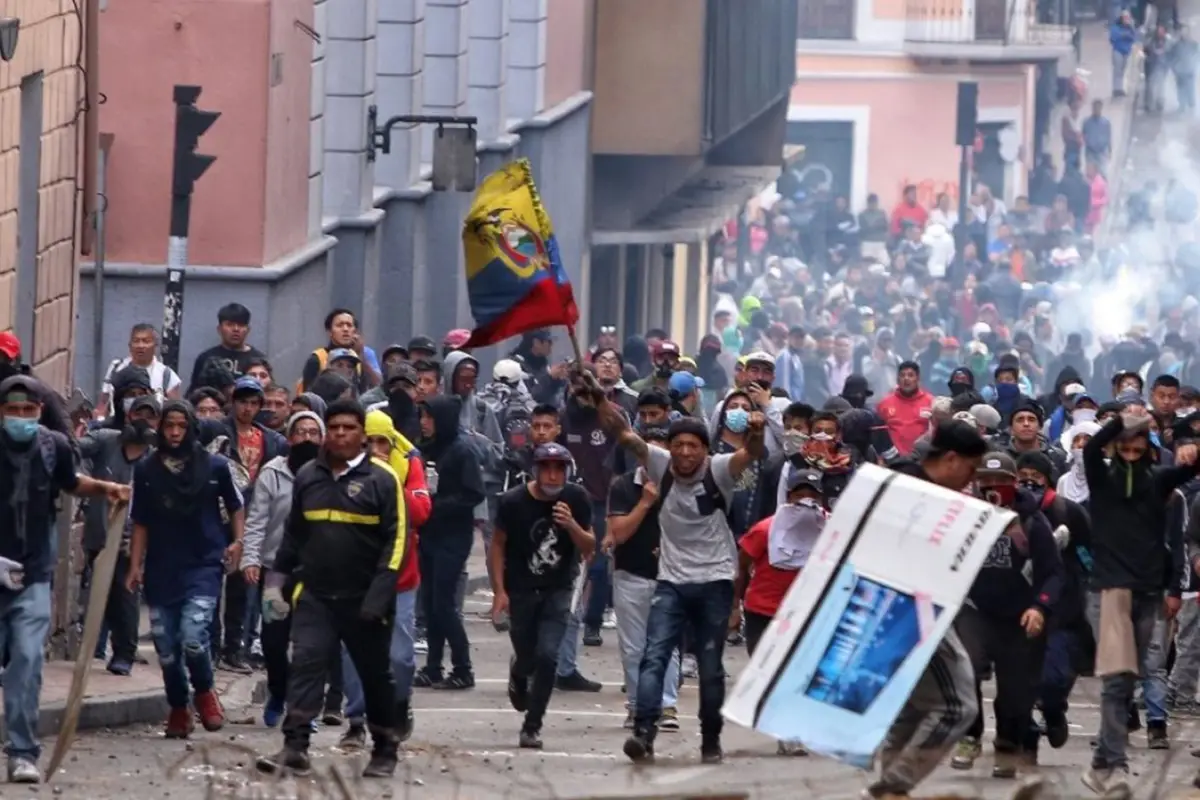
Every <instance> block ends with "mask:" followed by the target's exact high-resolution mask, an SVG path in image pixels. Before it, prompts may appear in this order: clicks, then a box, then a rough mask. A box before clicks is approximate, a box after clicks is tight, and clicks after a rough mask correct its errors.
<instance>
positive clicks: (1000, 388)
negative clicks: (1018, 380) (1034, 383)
mask: <svg viewBox="0 0 1200 800" xmlns="http://www.w3.org/2000/svg"><path fill="white" fill-rule="evenodd" d="M1020 393H1021V387H1020V386H1017V385H1016V384H1015V383H999V384H996V397H997V398H999V399H1000V400H1015V399H1016V398H1017V395H1019V394H1020Z"/></svg>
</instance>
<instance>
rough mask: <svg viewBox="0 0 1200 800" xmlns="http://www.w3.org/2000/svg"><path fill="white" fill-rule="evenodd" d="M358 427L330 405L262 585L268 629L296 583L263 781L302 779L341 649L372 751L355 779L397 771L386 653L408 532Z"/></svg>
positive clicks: (394, 491)
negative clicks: (321, 440) (357, 689)
mask: <svg viewBox="0 0 1200 800" xmlns="http://www.w3.org/2000/svg"><path fill="white" fill-rule="evenodd" d="M365 423H366V414H365V413H364V411H363V409H362V406H360V405H359V404H358V403H357V402H355V401H353V400H339V401H335V402H334V403H331V404H330V406H329V408H328V409H327V410H326V414H325V428H326V435H325V445H324V448H323V449H322V452H321V455H319V456H318V457H317V458H316V459H315V460H314V461H312V462H310V463H309V464H307V465H305V466H304V467H302V468H301V469H300V471H299V473H297V475H296V480H295V484H294V489H293V495H292V511H291V515H290V516H289V518H288V524H287V528H286V530H285V531H284V534H283V542H282V543H281V544H280V546H279V551H278V553H277V554H276V556H275V563H274V565H273V566H272V567H271V570H270V572H268V573H267V577H266V580H265V582H264V585H265V589H264V591H263V619H264V620H266V621H270V620H272V619H276V618H279V617H281V616H284V615H286V614H287V613H289V606H288V603H287V602H286V600H285V598H284V597H283V591H282V587H283V585H284V583H285V582H286V581H287V579H288V577H289V576H294V577H295V578H296V580H297V581H298V583H299V586H298V587H297V589H296V592H295V596H294V597H293V602H292V603H291V608H290V613H292V614H293V617H292V663H291V670H290V672H289V675H288V691H287V716H286V717H285V718H284V722H283V737H284V745H283V750H282V751H280V752H279V753H278V754H276V755H274V756H270V757H263V758H260V759H259V760H258V768H259V769H260V770H262V771H264V772H280V771H288V772H292V773H295V774H300V775H303V774H305V773H307V772H308V771H309V769H310V766H309V759H308V744H309V736H310V734H311V728H310V727H309V726H310V723H311V722H312V720H313V719H314V718H316V716H317V715H318V714H320V713H321V706H322V703H323V701H324V685H325V679H326V673H327V671H328V669H329V664H330V658H331V657H332V656H334V655H335V654H336V653H337V652H338V646H339V643H344V644H345V646H346V650H347V652H348V653H349V655H350V658H351V660H352V661H353V663H354V667H355V670H356V671H357V672H358V675H359V677H360V678H361V680H362V686H363V695H364V698H365V700H366V708H367V724H368V727H369V729H370V731H371V735H372V739H373V744H374V746H373V748H372V752H371V760H370V762H369V763H368V764H367V767H366V769H365V770H364V772H363V776H364V777H390V776H391V775H392V774H394V772H395V769H396V762H397V752H398V749H399V739H398V737H397V730H396V729H397V723H398V720H397V719H396V686H395V682H394V681H393V678H392V670H391V660H390V658H389V653H388V648H389V644H390V642H391V638H392V625H393V623H394V620H393V616H394V603H395V597H396V579H397V574H398V570H399V568H400V564H401V561H402V559H403V557H404V553H405V545H406V541H405V539H406V537H407V534H408V523H407V520H406V519H405V508H404V503H403V502H401V501H400V498H401V496H402V495H401V486H400V483H399V479H398V477H397V475H396V473H395V472H394V471H393V470H392V469H391V467H389V466H388V465H387V464H385V463H383V462H381V461H379V460H377V459H371V458H370V457H369V455H368V454H367V453H366V452H365V451H364V448H365V445H366V429H365Z"/></svg>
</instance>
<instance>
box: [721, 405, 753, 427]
mask: <svg viewBox="0 0 1200 800" xmlns="http://www.w3.org/2000/svg"><path fill="white" fill-rule="evenodd" d="M748 427H750V413H749V412H748V411H746V409H744V408H731V409H729V411H727V412H725V428H726V429H727V430H729V431H730V432H731V433H745V432H746V428H748Z"/></svg>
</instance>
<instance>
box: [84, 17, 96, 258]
mask: <svg viewBox="0 0 1200 800" xmlns="http://www.w3.org/2000/svg"><path fill="white" fill-rule="evenodd" d="M83 14H84V19H83V41H84V48H83V52H84V56H83V58H84V72H83V74H84V87H85V90H86V103H87V113H85V114H84V115H83V140H84V141H83V187H84V191H83V213H84V219H85V220H86V219H89V218H90V217H91V216H92V215H94V214H95V213H96V207H97V205H98V198H97V197H96V195H97V194H98V193H99V192H100V191H101V190H100V189H99V188H97V187H98V183H99V180H100V177H99V175H98V174H97V173H98V172H99V169H100V167H99V154H98V150H99V148H100V0H86V2H85V4H84V10H83ZM90 233H91V231H89V229H88V226H87V225H84V226H83V237H82V239H83V242H82V246H81V248H80V252H82V253H84V254H85V255H86V254H88V253H90V252H91V251H92V244H93V243H92V242H91V241H89V239H91V236H90Z"/></svg>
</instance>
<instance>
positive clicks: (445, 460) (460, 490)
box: [421, 395, 486, 543]
mask: <svg viewBox="0 0 1200 800" xmlns="http://www.w3.org/2000/svg"><path fill="white" fill-rule="evenodd" d="M422 407H423V408H424V409H425V411H426V412H427V413H428V414H429V416H431V417H432V418H433V427H434V433H433V438H432V439H431V440H425V441H422V442H421V456H422V458H424V459H425V463H426V464H427V465H429V466H432V467H434V468H435V469H436V470H437V475H438V479H437V491H436V492H433V510H432V511H430V513H429V520H428V521H427V522H426V523H425V525H424V526H422V528H421V536H422V537H423V538H424V539H426V540H427V541H429V542H430V543H432V542H434V541H435V540H437V539H439V538H443V537H447V536H473V535H474V529H475V508H476V506H478V505H479V504H480V503H482V502H483V500H484V498H485V496H486V495H485V493H484V489H483V464H482V463H481V462H480V458H479V451H478V450H477V449H476V448H475V447H474V446H473V445H472V444H471V442H470V441H468V440H467V437H466V435H464V434H463V432H462V428H461V425H462V423H461V420H460V414H461V412H462V404H461V401H460V400H459V399H458V398H457V397H448V396H445V395H438V396H437V397H431V398H429V399H428V400H426V401H425V402H424V403H423V404H422Z"/></svg>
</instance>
